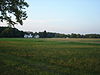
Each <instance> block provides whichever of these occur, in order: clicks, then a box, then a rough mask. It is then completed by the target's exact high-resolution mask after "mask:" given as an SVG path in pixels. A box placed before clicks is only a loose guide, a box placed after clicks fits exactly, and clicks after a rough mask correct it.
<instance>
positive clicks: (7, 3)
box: [0, 0, 29, 26]
mask: <svg viewBox="0 0 100 75" xmlns="http://www.w3.org/2000/svg"><path fill="white" fill-rule="evenodd" d="M28 6H29V5H28V4H27V2H25V0H0V20H1V22H3V21H4V20H5V21H7V24H8V25H9V26H14V25H15V24H18V23H19V24H21V25H23V20H25V19H26V18H27V14H26V11H25V10H24V9H25V7H28Z"/></svg>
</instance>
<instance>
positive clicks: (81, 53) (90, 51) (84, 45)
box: [0, 38, 100, 75]
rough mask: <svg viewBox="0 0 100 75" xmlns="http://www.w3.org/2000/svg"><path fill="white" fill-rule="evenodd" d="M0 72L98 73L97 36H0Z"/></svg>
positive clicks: (6, 74) (45, 74)
mask: <svg viewBox="0 0 100 75" xmlns="http://www.w3.org/2000/svg"><path fill="white" fill-rule="evenodd" d="M0 75H100V39H60V38H58V39H55V38H53V39H23V38H11V39H10V38H0Z"/></svg>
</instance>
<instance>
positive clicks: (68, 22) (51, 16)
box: [16, 0, 100, 34]
mask: <svg viewBox="0 0 100 75" xmlns="http://www.w3.org/2000/svg"><path fill="white" fill-rule="evenodd" d="M26 1H27V2H28V4H29V5H30V6H29V8H28V9H27V14H28V18H27V20H26V21H24V25H23V26H20V25H18V26H16V27H17V28H18V29H21V30H24V31H33V32H39V31H44V30H46V31H50V32H61V33H81V34H84V33H100V0H26Z"/></svg>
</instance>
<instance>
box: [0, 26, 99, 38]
mask: <svg viewBox="0 0 100 75" xmlns="http://www.w3.org/2000/svg"><path fill="white" fill-rule="evenodd" d="M25 34H27V35H28V34H31V35H32V36H33V37H34V36H35V35H39V37H40V38H100V34H84V35H83V34H75V33H71V34H61V33H53V32H47V31H46V30H45V31H43V32H35V33H33V32H25V31H20V30H18V29H16V28H11V27H0V38H23V37H24V35H25Z"/></svg>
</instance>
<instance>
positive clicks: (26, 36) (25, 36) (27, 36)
mask: <svg viewBox="0 0 100 75" xmlns="http://www.w3.org/2000/svg"><path fill="white" fill-rule="evenodd" d="M32 37H33V36H32V34H29V35H28V34H25V35H24V38H32Z"/></svg>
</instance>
